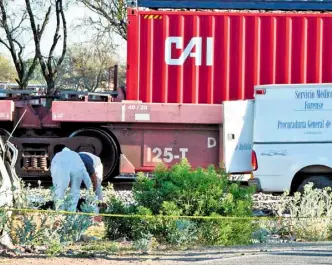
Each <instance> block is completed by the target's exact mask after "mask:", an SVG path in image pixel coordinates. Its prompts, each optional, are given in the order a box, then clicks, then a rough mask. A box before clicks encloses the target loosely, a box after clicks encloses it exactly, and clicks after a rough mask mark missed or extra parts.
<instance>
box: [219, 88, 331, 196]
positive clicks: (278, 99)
mask: <svg viewBox="0 0 333 265" xmlns="http://www.w3.org/2000/svg"><path fill="white" fill-rule="evenodd" d="M224 105H225V106H224V112H225V113H226V114H225V115H230V113H231V112H230V110H231V109H232V108H234V110H235V107H236V106H238V107H241V108H243V113H241V114H237V115H236V118H235V121H237V122H238V130H239V129H240V132H241V133H240V135H239V137H236V138H237V139H235V140H236V142H237V145H239V144H242V143H244V142H246V143H247V145H246V146H245V147H246V148H247V149H248V146H249V143H250V138H249V137H250V136H249V135H250V134H249V131H251V130H252V132H253V135H252V137H253V138H252V139H253V150H252V153H251V154H250V153H249V151H247V152H246V157H244V164H247V165H248V163H249V160H251V157H252V163H253V167H254V168H253V170H254V171H253V173H252V176H251V177H250V178H249V179H248V183H249V185H256V186H257V190H258V191H263V192H269V193H273V192H283V191H284V190H286V189H288V190H290V191H291V192H295V191H297V190H302V188H303V187H304V185H305V184H307V183H308V182H313V183H314V185H315V187H318V188H322V187H326V186H331V185H332V84H300V85H262V86H256V87H255V100H250V101H249V100H244V101H234V102H230V103H227V104H225V103H224ZM244 110H245V112H244ZM241 112H242V111H241ZM228 113H229V114H228ZM233 113H234V115H235V113H236V112H235V111H233ZM244 113H245V114H244ZM240 117H243V122H241V123H240V120H241V118H240ZM245 117H247V118H246V121H244V118H245ZM251 117H253V119H252V120H251ZM237 122H234V124H236V123H237ZM251 122H253V126H251ZM224 126H225V127H226V130H227V131H226V133H225V134H224V139H223V140H224V144H225V148H224V149H225V150H224V152H226V153H227V154H228V151H227V150H226V149H228V150H229V153H232V152H234V154H233V156H234V158H235V159H234V161H240V159H239V155H237V152H236V151H235V150H236V149H232V148H233V147H232V145H231V144H230V141H231V138H232V137H230V133H229V134H228V128H229V127H230V125H228V124H227V120H225V122H224ZM232 130H234V131H235V130H236V126H235V125H234V126H233V128H232ZM244 132H246V133H244ZM242 134H243V135H245V136H244V137H243V138H242V136H241V135H242ZM228 135H229V138H228ZM242 146H243V147H244V144H242ZM245 147H244V148H245ZM243 154H244V151H243ZM250 155H251V157H250ZM245 159H247V160H246V162H245ZM231 160H232V159H231ZM227 166H229V168H227V171H229V172H233V173H234V170H233V168H232V166H231V163H229V164H228V165H227ZM247 176H250V175H247ZM242 177H243V179H240V180H243V181H244V180H247V179H246V175H242ZM247 178H248V177H247Z"/></svg>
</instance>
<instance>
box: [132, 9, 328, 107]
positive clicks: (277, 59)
mask: <svg viewBox="0 0 333 265" xmlns="http://www.w3.org/2000/svg"><path fill="white" fill-rule="evenodd" d="M128 19H129V25H128V52H127V60H128V69H127V99H129V100H141V101H143V102H162V103H207V104H212V103H215V104H219V103H221V102H222V101H224V100H236V99H251V98H253V92H254V86H255V85H260V84H289V83H294V84H297V83H330V82H332V14H331V13H271V12H266V13H263V12H257V13H254V12H252V13H246V12H237V13H236V12H235V13H232V12H218V11H193V12H192V11H184V12H183V11H142V10H137V9H129V11H128Z"/></svg>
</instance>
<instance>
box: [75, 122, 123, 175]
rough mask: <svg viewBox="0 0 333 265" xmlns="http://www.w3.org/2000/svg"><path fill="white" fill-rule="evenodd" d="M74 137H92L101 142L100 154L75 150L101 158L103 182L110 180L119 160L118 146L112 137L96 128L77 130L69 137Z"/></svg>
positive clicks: (92, 151)
mask: <svg viewBox="0 0 333 265" xmlns="http://www.w3.org/2000/svg"><path fill="white" fill-rule="evenodd" d="M75 136H89V137H94V138H96V139H98V140H99V141H101V143H102V146H103V149H102V151H101V152H100V154H96V153H95V152H94V150H90V151H89V150H83V149H81V150H76V151H77V152H80V151H88V152H91V153H94V154H95V155H97V156H99V157H100V158H101V161H102V163H103V175H104V176H103V180H107V179H110V178H111V177H112V176H113V174H112V173H113V172H114V171H115V170H116V166H117V164H118V159H119V150H118V146H117V144H116V142H115V140H114V139H113V137H112V136H111V135H110V134H109V133H108V132H106V131H104V130H102V129H96V128H84V129H79V130H77V131H75V132H73V133H72V134H71V135H70V136H69V137H75Z"/></svg>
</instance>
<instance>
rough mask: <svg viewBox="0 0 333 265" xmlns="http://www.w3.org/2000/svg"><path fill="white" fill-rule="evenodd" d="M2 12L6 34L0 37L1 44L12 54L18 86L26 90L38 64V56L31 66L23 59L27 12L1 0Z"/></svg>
mask: <svg viewBox="0 0 333 265" xmlns="http://www.w3.org/2000/svg"><path fill="white" fill-rule="evenodd" d="M10 5H11V6H10ZM10 7H12V9H13V12H11V13H10V11H9V9H10ZM0 11H1V18H0V28H1V29H2V30H3V33H4V34H3V36H2V37H0V43H1V44H2V45H4V46H5V47H6V49H7V50H8V51H9V52H10V54H11V57H12V59H13V63H14V66H15V69H16V72H17V78H16V82H17V84H18V85H19V86H20V88H21V89H26V87H27V86H28V82H29V79H30V77H31V75H32V74H33V72H34V69H35V68H36V65H37V63H38V61H37V56H35V57H34V58H33V59H32V61H31V64H29V65H27V64H26V63H25V62H24V59H23V52H24V48H25V45H24V44H23V41H22V40H21V39H20V36H21V35H22V33H23V32H24V31H25V30H26V28H25V27H24V25H23V24H24V22H25V21H26V19H27V12H26V10H19V9H18V8H17V6H16V4H15V3H13V2H12V3H10V4H9V2H8V1H5V0H0ZM20 11H21V12H20ZM15 22H16V23H15ZM44 28H45V27H42V28H41V30H40V35H42V34H43V31H44Z"/></svg>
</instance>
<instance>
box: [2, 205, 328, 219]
mask: <svg viewBox="0 0 333 265" xmlns="http://www.w3.org/2000/svg"><path fill="white" fill-rule="evenodd" d="M1 210H2V211H7V212H9V211H12V212H29V213H48V214H57V215H61V214H64V215H84V216H94V217H97V216H103V217H120V218H142V219H147V218H166V219H208V220H214V219H215V220H219V219H220V220H221V219H238V220H259V219H260V220H262V219H273V220H274V219H275V220H281V219H304V218H308V219H310V218H320V219H327V218H330V217H328V216H327V217H288V216H252V217H240V216H186V215H185V216H184V215H179V216H177V215H140V214H109V213H98V214H97V213H87V212H69V211H54V210H37V209H16V208H0V211H1Z"/></svg>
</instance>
